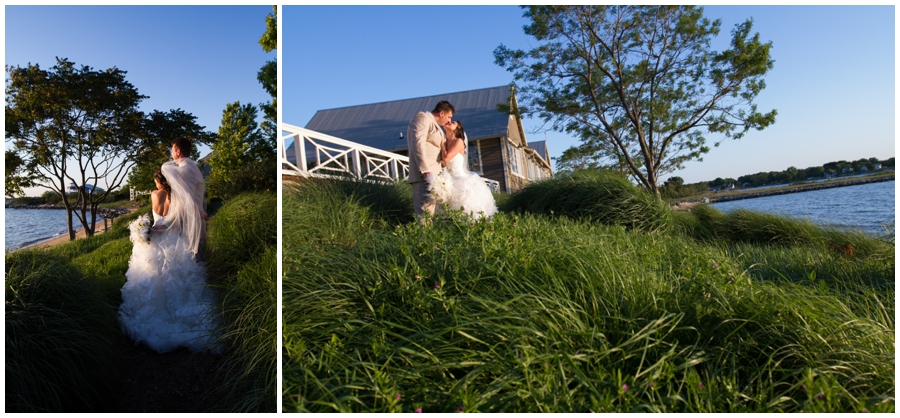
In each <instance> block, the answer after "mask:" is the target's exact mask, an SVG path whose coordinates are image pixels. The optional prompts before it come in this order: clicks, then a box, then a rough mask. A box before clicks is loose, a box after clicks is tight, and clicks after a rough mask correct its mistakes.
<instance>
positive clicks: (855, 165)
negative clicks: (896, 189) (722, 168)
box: [659, 157, 894, 198]
mask: <svg viewBox="0 0 900 418" xmlns="http://www.w3.org/2000/svg"><path fill="white" fill-rule="evenodd" d="M879 164H880V165H881V167H880V168H881V169H884V168H887V167H890V168H893V167H894V157H891V158H888V159H886V160H879V159H877V158H875V157H872V158H861V159H859V160H856V161H845V160H841V161H832V162H830V163H827V164H823V165H821V166H815V167H807V168H803V169H798V168H797V167H794V166H791V167H788V168H787V169H786V170H784V171H769V172H759V173H756V174H747V175H744V176H740V177H738V178H737V179H733V178H721V177H718V178H716V179H715V180H712V181H701V182H699V183H690V184H684V179H682V178H681V177H678V176H673V177H670V178H669V179H668V180H666V182H665V183H663V185H662V187H660V189H659V190H660V192H661V193H662V195H663V197H667V198H678V197H685V196H691V195H695V194H698V193H703V192H707V191H710V190H715V189H723V188H726V189H732V188H734V189H741V188H751V187H759V186H765V185H771V184H788V183H791V182H796V181H803V180H815V179H821V178H824V177H825V176H826V175H828V176H835V177H837V176H840V175H842V174H843V175H850V174H858V173H860V172H870V171H873V170H878V169H879ZM864 167H865V168H864ZM851 170H852V171H851Z"/></svg>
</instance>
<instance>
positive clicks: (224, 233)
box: [207, 193, 278, 412]
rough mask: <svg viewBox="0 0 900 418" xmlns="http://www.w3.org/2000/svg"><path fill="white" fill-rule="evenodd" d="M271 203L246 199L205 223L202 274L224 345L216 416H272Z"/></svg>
mask: <svg viewBox="0 0 900 418" xmlns="http://www.w3.org/2000/svg"><path fill="white" fill-rule="evenodd" d="M277 201H278V199H277V198H276V195H275V194H274V193H246V194H243V195H241V196H238V197H236V198H235V199H233V200H231V201H229V202H227V203H226V204H225V205H224V206H222V208H221V209H219V210H218V211H217V212H216V214H215V215H214V216H213V217H212V218H211V220H210V223H209V233H208V235H207V253H208V263H207V268H208V272H209V277H210V281H211V282H213V283H215V285H216V286H217V287H218V288H220V291H221V292H222V299H223V310H224V313H225V323H226V332H225V333H224V335H223V336H222V338H223V339H226V340H228V341H229V342H230V349H229V351H228V352H227V354H226V358H225V359H223V362H222V366H221V368H220V375H221V377H222V381H223V383H222V384H221V389H219V392H218V393H219V396H221V397H223V398H224V399H228V401H227V402H224V403H223V404H221V405H220V408H219V409H221V410H222V411H228V412H272V405H273V404H274V403H275V392H276V389H275V382H276V374H277V358H276V347H275V344H276V330H277V327H276V316H277V315H276V314H277V309H278V308H277V306H278V301H277V292H278V289H277V280H278V278H277V276H278V275H277V255H276V254H277V248H276V246H275V244H276V228H277V216H276V209H277Z"/></svg>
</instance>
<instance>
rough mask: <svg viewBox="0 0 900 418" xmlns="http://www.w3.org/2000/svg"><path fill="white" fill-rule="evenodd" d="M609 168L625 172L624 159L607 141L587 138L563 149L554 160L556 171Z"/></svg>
mask: <svg viewBox="0 0 900 418" xmlns="http://www.w3.org/2000/svg"><path fill="white" fill-rule="evenodd" d="M578 170H610V171H616V172H626V171H627V170H628V169H627V167H626V166H625V160H624V159H623V158H621V156H620V155H619V154H617V150H616V149H615V148H613V147H610V146H609V143H608V142H604V141H597V140H589V141H583V142H582V143H581V144H579V145H578V146H574V147H571V148H569V149H567V150H565V151H563V153H562V155H560V157H559V158H558V159H557V160H556V171H557V173H562V172H566V171H578Z"/></svg>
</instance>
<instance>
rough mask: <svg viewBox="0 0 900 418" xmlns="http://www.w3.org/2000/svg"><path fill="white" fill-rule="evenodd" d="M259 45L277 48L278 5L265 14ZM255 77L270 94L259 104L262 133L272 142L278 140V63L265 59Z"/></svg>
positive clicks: (266, 49)
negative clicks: (263, 30)
mask: <svg viewBox="0 0 900 418" xmlns="http://www.w3.org/2000/svg"><path fill="white" fill-rule="evenodd" d="M259 45H260V46H261V47H262V49H263V51H265V52H272V51H274V50H276V49H277V48H278V6H272V14H270V15H268V16H266V33H264V34H263V35H262V37H261V38H259ZM256 79H257V80H259V82H260V83H262V85H263V89H265V90H266V92H267V93H269V96H272V101H271V102H269V103H262V104H260V105H259V107H260V109H262V111H263V114H264V115H265V116H264V118H265V121H264V122H263V123H262V129H263V133H264V135H265V136H266V137H268V138H270V139H271V141H272V142H275V141H277V140H278V137H277V130H276V127H275V124H276V121H277V118H278V104H277V97H278V64H277V62H276V60H271V61H266V63H265V65H263V66H262V68H261V69H260V70H259V73H257V75H256Z"/></svg>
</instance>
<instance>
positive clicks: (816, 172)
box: [806, 166, 825, 178]
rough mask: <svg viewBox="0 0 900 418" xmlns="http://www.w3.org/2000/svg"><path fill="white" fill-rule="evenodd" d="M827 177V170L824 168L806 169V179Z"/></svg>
mask: <svg viewBox="0 0 900 418" xmlns="http://www.w3.org/2000/svg"><path fill="white" fill-rule="evenodd" d="M824 175H825V169H824V168H822V166H818V167H809V168H807V169H806V177H814V178H817V177H822V176H824Z"/></svg>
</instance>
